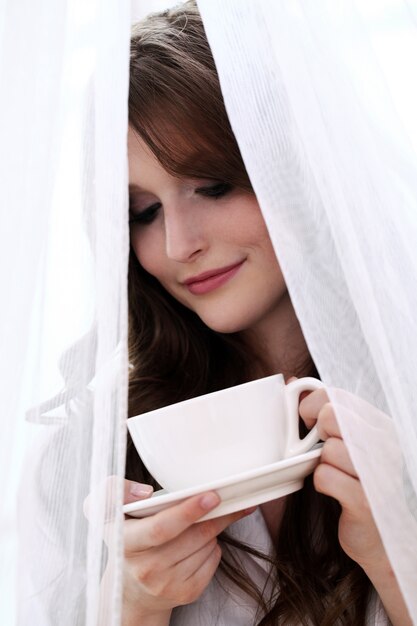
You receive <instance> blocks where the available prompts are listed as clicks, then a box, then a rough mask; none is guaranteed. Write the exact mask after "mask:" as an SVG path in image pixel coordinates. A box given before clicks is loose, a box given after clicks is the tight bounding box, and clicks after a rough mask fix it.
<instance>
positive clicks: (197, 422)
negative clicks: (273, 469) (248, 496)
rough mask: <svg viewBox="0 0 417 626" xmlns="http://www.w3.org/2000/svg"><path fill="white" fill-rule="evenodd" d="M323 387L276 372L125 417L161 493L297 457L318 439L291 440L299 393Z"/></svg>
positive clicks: (314, 435)
mask: <svg viewBox="0 0 417 626" xmlns="http://www.w3.org/2000/svg"><path fill="white" fill-rule="evenodd" d="M321 387H323V383H322V382H321V381H319V380H317V379H316V378H299V379H298V380H295V381H293V382H291V383H289V384H288V385H285V381H284V377H283V376H282V374H276V375H274V376H268V377H267V378H261V379H259V380H254V381H251V382H249V383H244V384H243V385H237V386H235V387H229V388H228V389H222V390H221V391H215V392H214V393H209V394H206V395H204V396H198V397H197V398H191V399H190V400H185V401H184V402H179V403H177V404H172V405H170V406H167V407H164V408H162V409H157V410H155V411H150V412H148V413H143V414H142V415H136V416H135V417H131V418H129V419H128V420H127V425H128V428H129V432H130V434H131V437H132V439H133V443H134V444H135V447H136V449H137V451H138V452H139V455H140V457H141V459H142V461H143V462H144V463H145V465H146V467H147V468H148V470H149V471H150V472H151V474H152V476H153V477H154V478H155V479H156V480H157V481H158V482H159V484H160V485H162V486H163V487H165V489H167V490H168V491H177V490H180V489H186V488H188V487H194V486H198V485H203V484H204V483H211V482H213V481H215V480H217V479H221V478H225V477H228V476H231V475H233V474H239V473H241V472H245V471H247V470H252V469H255V468H259V467H262V466H264V465H268V464H270V463H275V462H277V461H280V460H282V459H286V458H288V457H291V456H295V455H298V454H302V453H304V452H307V451H308V450H310V448H311V447H312V446H313V445H314V444H315V443H317V442H318V441H319V435H318V433H317V429H316V427H314V428H312V430H311V431H310V432H309V433H308V434H307V435H306V437H304V439H300V437H299V429H298V424H299V414H298V403H299V396H300V394H301V393H302V392H303V391H314V390H315V389H318V388H321Z"/></svg>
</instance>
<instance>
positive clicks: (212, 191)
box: [129, 183, 232, 225]
mask: <svg viewBox="0 0 417 626" xmlns="http://www.w3.org/2000/svg"><path fill="white" fill-rule="evenodd" d="M231 190H232V185H231V184H230V183H216V184H215V185H212V186H211V187H199V188H198V189H196V193H197V194H199V195H202V196H205V197H207V198H214V199H215V200H216V199H218V198H221V197H223V196H225V195H226V194H227V193H229V192H230V191H231ZM161 206H162V205H161V203H160V202H156V203H155V204H152V205H151V206H149V207H148V208H147V209H144V210H143V211H141V212H140V213H137V214H136V215H134V214H133V215H132V216H131V217H130V219H129V224H143V225H146V224H151V223H152V222H153V220H154V219H155V218H156V216H157V213H158V211H159V209H160V208H161Z"/></svg>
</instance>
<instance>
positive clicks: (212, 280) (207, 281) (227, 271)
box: [184, 261, 244, 295]
mask: <svg viewBox="0 0 417 626" xmlns="http://www.w3.org/2000/svg"><path fill="white" fill-rule="evenodd" d="M243 263H244V261H240V263H235V264H234V265H228V266H227V267H221V268H219V269H217V270H211V271H208V272H203V273H202V274H198V276H193V277H192V278H188V279H187V280H185V281H184V285H185V286H186V287H187V289H188V290H189V291H191V293H192V294H194V295H201V294H204V293H208V292H209V291H213V289H217V287H220V286H221V285H223V284H224V283H226V282H227V281H228V280H230V279H231V278H233V276H234V275H235V274H237V272H238V271H239V270H240V268H241V267H242V265H243Z"/></svg>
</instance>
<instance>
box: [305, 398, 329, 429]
mask: <svg viewBox="0 0 417 626" xmlns="http://www.w3.org/2000/svg"><path fill="white" fill-rule="evenodd" d="M326 402H329V397H328V395H327V392H326V391H325V389H316V390H315V391H312V392H311V393H309V394H308V396H306V397H305V398H304V399H303V400H301V402H300V406H299V413H300V416H301V417H302V419H303V420H304V422H305V425H306V426H307V428H312V427H313V426H314V424H315V422H316V420H317V418H318V415H319V413H320V409H321V408H322V407H323V405H324V404H326Z"/></svg>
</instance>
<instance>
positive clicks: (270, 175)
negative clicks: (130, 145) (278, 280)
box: [0, 0, 417, 626]
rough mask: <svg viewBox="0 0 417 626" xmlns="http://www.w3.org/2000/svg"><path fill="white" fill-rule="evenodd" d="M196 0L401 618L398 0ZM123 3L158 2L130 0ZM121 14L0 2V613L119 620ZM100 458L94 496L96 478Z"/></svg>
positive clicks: (409, 30) (123, 224) (414, 295)
mask: <svg viewBox="0 0 417 626" xmlns="http://www.w3.org/2000/svg"><path fill="white" fill-rule="evenodd" d="M198 3H199V7H200V10H201V12H202V16H203V20H204V23H205V26H206V30H207V34H208V38H209V42H210V44H211V46H212V48H213V53H214V57H215V60H216V63H217V66H218V70H219V74H220V78H221V83H222V89H223V92H224V96H225V101H226V106H227V109H228V112H229V115H230V118H231V122H232V125H233V128H234V131H235V133H236V136H237V138H238V141H239V144H240V147H241V150H242V154H243V157H244V160H245V163H246V165H247V168H248V171H249V174H250V177H251V179H252V182H253V185H254V188H255V191H256V193H257V195H258V198H259V200H260V202H261V205H262V208H263V211H264V214H265V218H266V220H267V223H268V226H269V229H270V232H271V237H272V239H273V242H274V245H275V247H276V250H277V255H278V257H279V260H280V263H281V265H282V267H283V271H284V274H285V276H286V280H287V282H288V286H289V289H290V292H291V296H292V299H293V302H294V305H295V307H296V310H297V313H298V315H299V318H300V321H301V324H302V327H303V330H304V332H305V335H306V338H307V341H308V345H309V347H310V349H311V352H312V355H313V357H314V359H315V362H316V364H317V366H318V368H319V371H320V374H321V376H322V378H323V380H324V381H325V382H326V383H327V384H328V385H330V386H331V387H332V388H331V394H332V398H333V399H334V400H335V401H336V402H337V403H338V407H339V411H338V416H339V419H340V422H341V426H342V429H343V432H344V435H345V438H346V440H347V442H348V445H349V448H350V451H351V454H352V457H353V459H354V462H355V465H356V467H357V469H358V471H359V473H360V475H361V478H362V481H363V484H364V486H365V488H366V490H367V492H368V496H369V499H370V502H371V505H372V508H373V511H374V514H375V516H376V519H377V523H378V525H379V528H380V530H381V534H382V536H383V538H384V541H385V543H386V546H387V550H388V552H389V555H390V557H391V560H392V562H393V565H394V569H395V572H396V574H397V576H398V579H399V582H400V585H401V587H402V589H403V591H404V594H405V596H406V600H407V603H408V606H409V609H410V613H411V615H412V617H413V620H414V621H415V622H416V623H417V600H416V596H415V593H414V588H415V580H417V539H416V538H417V532H416V530H417V520H416V516H417V498H416V492H417V457H416V455H415V450H416V449H417V427H416V424H417V420H416V417H415V415H414V406H415V404H416V403H415V400H416V392H415V383H414V381H415V380H416V378H417V356H416V355H417V345H416V343H417V332H416V331H417V328H416V325H417V322H416V319H417V318H416V315H415V311H416V304H417V302H416V300H417V289H416V287H417V285H416V283H417V255H416V252H415V251H416V250H417V207H416V198H417V193H416V192H417V176H416V165H417V159H416V151H417V130H416V126H415V121H414V117H415V116H414V111H415V110H417V96H416V91H415V87H414V85H415V80H414V72H415V70H414V59H415V58H416V32H415V31H416V23H417V17H416V16H417V9H416V4H415V2H412V1H411V0H410V1H409V2H405V1H404V2H403V1H401V0H397V1H394V0H374V1H372V2H371V1H370V0H366V1H365V0H361V2H360V3H359V2H358V3H357V4H355V3H354V2H347V1H339V0H327V1H325V0H315V2H314V3H312V2H309V0H282V1H281V0H280V1H279V2H276V1H275V0H256V2H254V1H253V0H221V2H220V1H219V0H199V2H198ZM145 5H146V11H152V10H154V9H155V8H159V7H157V6H156V5H155V4H154V3H152V2H146V3H145V2H144V3H143V6H140V5H139V4H138V2H137V1H136V2H134V3H133V8H134V11H135V6H136V7H140V12H141V14H143V13H144V11H143V10H142V9H144V7H145ZM138 10H139V9H138ZM136 15H137V13H136ZM219 17H220V18H221V19H219ZM130 19H131V18H130V14H129V6H128V3H124V2H119V1H118V0H62V1H61V2H56V0H39V2H36V3H33V2H29V1H28V0H20V1H19V2H15V1H14V0H0V85H1V96H2V97H1V99H0V136H1V142H0V172H1V181H2V187H1V205H0V220H1V221H0V241H1V248H0V249H1V254H2V263H1V264H0V277H1V288H2V295H1V307H0V322H1V323H0V333H1V341H0V346H1V350H0V384H1V400H2V412H1V431H2V437H1V438H0V471H1V476H3V477H5V480H4V481H3V484H4V488H3V489H4V491H3V495H2V498H1V505H0V554H1V558H0V594H1V595H0V619H1V623H2V624H3V623H4V624H21V625H26V624H31V626H32V625H33V624H36V626H56V625H57V624H59V626H74V625H76V624H77V625H78V624H79V625H81V624H82V625H84V624H85V625H88V626H93V625H94V626H96V625H98V624H100V626H103V625H104V626H107V625H109V626H116V625H117V624H119V623H120V590H121V580H120V572H121V568H120V564H121V560H120V557H121V521H122V518H121V507H120V504H121V490H120V487H121V480H122V475H123V469H124V454H125V450H124V446H125V443H124V442H125V425H124V419H125V417H126V399H127V353H126V335H127V328H126V326H127V320H126V287H127V285H126V280H127V253H128V232H127V200H126V183H127V180H126V128H127V88H128V87H127V85H128V80H127V79H128V45H129V32H130ZM335 388H342V389H345V390H346V391H347V392H351V394H354V395H349V394H348V393H345V392H341V391H338V390H337V389H335ZM358 397H360V398H363V400H359V399H358ZM365 401H368V402H370V403H371V404H370V405H368V404H366V402H365ZM28 407H32V408H31V409H30V410H28ZM373 407H376V408H373ZM388 416H389V417H388ZM111 475H116V476H118V480H115V481H113V482H112V485H113V493H112V494H111V497H112V502H113V505H114V506H113V509H112V510H110V512H109V510H108V506H107V505H108V502H106V500H105V498H104V490H103V489H101V488H100V486H101V485H102V484H103V483H104V481H105V480H106V478H107V477H108V476H111ZM91 491H92V492H93V494H94V495H93V497H92V500H91V502H90V513H89V515H90V520H91V525H90V526H89V525H88V524H87V522H86V520H85V518H84V515H83V513H82V504H83V501H84V498H85V496H86V495H87V494H88V493H89V492H91ZM17 503H18V506H17ZM109 513H110V515H111V516H112V517H114V518H115V522H114V523H113V524H112V525H111V526H108V528H109V535H111V536H109V539H110V544H111V548H110V550H108V549H107V548H106V547H105V545H104V544H103V542H102V540H101V534H102V532H101V531H102V529H103V526H104V522H105V520H106V519H107V517H108V515H109ZM108 559H111V561H112V563H114V568H113V578H111V579H110V580H109V585H108V587H107V589H106V597H105V603H104V602H102V601H101V600H102V598H100V590H99V582H100V575H101V572H102V570H103V567H104V565H105V563H106V562H107V560H108Z"/></svg>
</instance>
